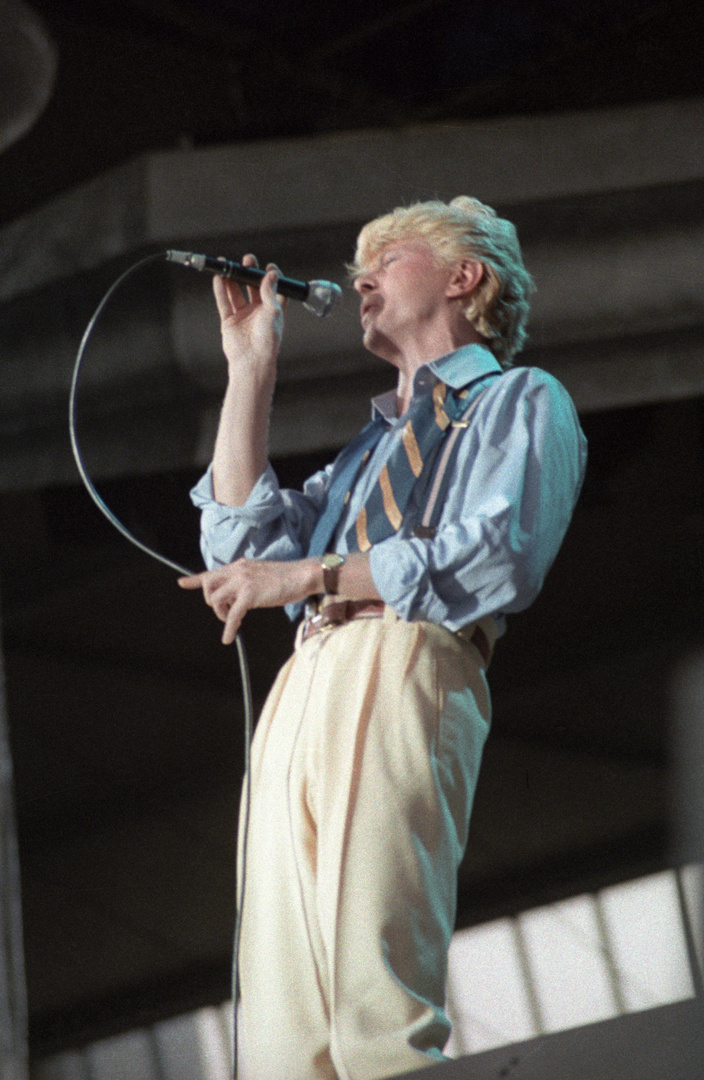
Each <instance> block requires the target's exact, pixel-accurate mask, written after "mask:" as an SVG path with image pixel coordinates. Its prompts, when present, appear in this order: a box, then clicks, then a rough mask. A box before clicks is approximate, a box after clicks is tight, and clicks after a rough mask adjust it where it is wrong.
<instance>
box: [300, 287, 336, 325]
mask: <svg viewBox="0 0 704 1080" xmlns="http://www.w3.org/2000/svg"><path fill="white" fill-rule="evenodd" d="M341 299H342V289H341V288H340V286H339V285H336V284H335V282H334V281H309V282H308V296H307V297H306V299H305V300H304V302H303V306H304V307H305V308H306V309H307V310H308V311H310V312H312V314H313V315H319V316H320V317H325V316H327V315H330V314H331V313H332V311H333V309H334V308H335V306H336V305H337V304H338V303H339V302H340V300H341Z"/></svg>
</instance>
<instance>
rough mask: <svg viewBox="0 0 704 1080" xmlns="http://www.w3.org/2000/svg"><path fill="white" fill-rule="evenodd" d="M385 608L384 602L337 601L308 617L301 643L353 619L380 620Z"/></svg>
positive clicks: (304, 624)
mask: <svg viewBox="0 0 704 1080" xmlns="http://www.w3.org/2000/svg"><path fill="white" fill-rule="evenodd" d="M385 607H386V605H385V603H384V601H383V600H335V601H333V603H328V604H326V605H325V607H324V608H322V609H321V610H320V611H316V612H315V613H314V614H313V615H308V616H307V617H306V619H305V622H304V623H303V632H302V633H301V641H302V642H303V641H307V640H308V638H309V637H312V636H313V634H317V633H318V632H319V631H320V630H323V629H324V627H326V626H340V625H341V624H342V623H346V622H351V620H352V619H380V618H381V616H382V615H383V614H384V608H385Z"/></svg>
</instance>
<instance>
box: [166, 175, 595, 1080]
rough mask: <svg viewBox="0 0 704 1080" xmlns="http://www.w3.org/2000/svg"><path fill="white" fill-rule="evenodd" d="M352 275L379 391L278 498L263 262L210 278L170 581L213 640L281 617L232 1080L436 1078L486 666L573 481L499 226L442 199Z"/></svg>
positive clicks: (413, 217)
mask: <svg viewBox="0 0 704 1080" xmlns="http://www.w3.org/2000/svg"><path fill="white" fill-rule="evenodd" d="M245 262H246V264H248V265H255V260H254V258H253V256H248V257H247V258H246V260H245ZM351 271H352V275H353V281H354V288H355V289H356V290H357V292H358V293H359V296H360V299H361V324H362V335H363V342H364V346H365V348H366V349H368V350H369V351H370V352H371V353H373V354H374V355H376V356H378V357H380V358H381V359H382V360H385V361H386V362H387V363H389V364H391V365H393V367H394V368H396V371H397V382H396V389H395V390H394V391H391V392H389V393H386V394H383V395H381V396H380V397H378V398H376V399H375V400H374V401H373V403H372V420H371V423H370V424H369V425H367V427H366V428H365V429H364V430H363V431H362V432H361V434H360V435H359V436H358V437H357V439H355V440H353V442H352V443H351V444H350V445H349V446H348V447H346V448H345V450H343V451H342V453H341V454H340V455H339V456H338V457H337V459H336V460H335V461H334V462H333V463H332V465H330V466H329V467H328V468H327V469H326V470H324V471H323V472H320V473H317V474H316V475H315V476H313V477H312V478H311V479H310V480H308V481H307V482H306V484H305V485H304V488H303V491H302V492H299V491H290V490H282V489H280V488H279V485H278V483H277V480H276V476H275V474H274V472H273V470H272V468H271V466H270V465H269V464H268V461H267V435H268V422H269V412H270V407H271V400H272V395H273V392H274V385H275V381H276V361H277V356H278V353H279V348H280V345H281V339H282V333H283V325H284V310H283V307H282V304H281V303H280V302H279V300H278V298H277V295H276V282H277V277H278V270H277V269H276V267H273V266H272V267H270V268H269V269H268V272H267V274H266V276H265V277H264V279H263V280H262V283H261V287H260V288H259V289H251V290H249V292H248V294H247V295H245V294H243V292H242V291H241V289H240V287H239V286H238V285H236V284H234V283H231V282H228V281H225V280H223V279H221V278H216V279H215V296H216V300H217V305H218V309H219V312H220V317H221V322H222V338H223V348H224V352H225V356H226V358H227V363H228V369H229V383H228V388H227V391H226V394H225V400H224V404H223V409H222V415H221V419H220V426H219V430H218V434H217V440H216V445H215V452H214V458H213V464H212V467H211V469H210V470H209V471H208V473H207V474H206V476H205V477H204V478H203V479H202V480H201V481H200V483H199V484H198V485H197V487H196V488H195V489H194V493H193V498H194V501H195V503H196V505H197V506H199V507H200V508H201V511H202V548H203V552H204V556H205V560H206V565H207V566H208V567H209V568H210V569H209V570H208V571H207V572H205V573H202V574H198V575H195V576H193V577H190V578H185V579H181V582H180V584H181V585H182V586H183V587H184V588H192V589H195V588H201V589H202V590H203V593H204V596H205V599H206V602H207V603H208V604H210V606H211V607H212V608H213V609H214V611H215V613H216V614H217V616H218V618H220V619H221V620H222V621H223V622H224V624H225V627H224V633H223V641H224V642H225V643H229V642H232V641H233V640H234V638H235V635H236V633H237V630H238V627H239V626H240V623H241V621H242V619H243V617H244V615H245V614H246V612H247V611H249V610H250V609H251V608H257V607H275V606H280V605H287V610H288V611H289V614H290V615H291V616H292V617H295V616H296V614H297V613H298V612H299V611H300V609H301V608H302V606H303V604H304V603H305V613H304V618H303V621H302V622H301V625H300V627H299V630H298V634H297V638H296V649H295V652H294V655H293V656H292V657H291V659H290V660H289V661H288V662H287V664H286V665H285V666H284V668H283V669H282V671H281V672H280V673H279V676H278V678H277V680H276V682H275V684H274V687H273V689H272V690H271V693H270V695H269V698H268V700H267V703H266V705H265V707H264V710H263V713H262V716H261V718H260V720H259V723H258V726H257V730H256V734H255V739H254V744H253V748H252V766H251V784H252V803H251V818H250V833H249V840H248V862H247V882H246V887H247V893H246V903H245V905H244V913H243V926H242V942H241V954H240V984H241V1001H240V1007H239V1008H240V1022H239V1039H240V1050H239V1059H240V1060H239V1068H240V1073H241V1076H242V1078H243V1080H276V1078H277V1077H286V1078H287V1080H336V1078H339V1080H374V1078H378V1077H387V1076H391V1075H394V1074H397V1073H403V1072H409V1071H411V1070H414V1069H418V1068H421V1067H422V1066H424V1065H430V1064H432V1063H434V1062H437V1061H440V1060H442V1058H443V1054H442V1048H443V1046H444V1044H445V1041H446V1039H447V1036H448V1033H449V1023H448V1020H447V1017H446V1015H445V1012H444V1008H443V1005H444V983H445V974H446V964H447V951H448V946H449V942H450V936H451V934H452V930H453V924H454V917H455V904H456V889H457V869H458V866H459V863H460V861H461V859H462V856H463V853H464V850H465V845H466V842H467V833H468V827H469V817H470V812H471V808H472V800H473V797H474V792H475V788H476V783H477V776H478V772H479V765H480V761H481V756H482V749H483V746H484V742H485V739H486V737H487V733H488V730H489V722H490V701H489V692H488V687H487V683H486V669H487V667H488V665H489V662H490V659H491V654H492V651H493V648H494V644H495V642H496V639H497V638H498V637H499V636H500V634H501V633H502V632H503V629H504V618H505V616H506V615H510V614H511V613H513V612H517V611H521V610H523V609H524V608H526V607H528V605H529V604H530V603H531V602H532V601H533V600H534V599H535V597H536V596H537V594H538V592H539V591H540V588H541V586H542V583H543V580H544V578H545V575H546V573H547V571H548V569H549V568H550V566H551V564H552V562H553V560H554V558H555V556H556V554H557V551H558V549H559V547H560V544H561V542H562V539H563V537H564V535H565V531H566V529H567V526H568V524H569V521H570V517H571V514H572V511H573V508H574V504H575V501H576V498H577V495H578V492H579V489H580V485H581V482H582V478H583V475H584V466H585V460H586V443H585V439H584V436H583V435H582V432H581V431H580V428H579V424H578V421H577V417H576V413H575V410H574V406H573V405H572V402H571V401H570V399H569V397H568V395H567V393H566V391H565V390H564V389H563V387H562V386H561V385H560V384H559V383H558V382H557V381H556V380H555V379H553V378H552V377H551V376H550V375H548V374H546V373H545V372H542V371H539V370H537V369H535V368H525V367H523V368H521V367H511V366H510V365H511V361H512V358H513V357H514V355H515V354H516V353H517V352H518V351H519V349H520V348H521V346H522V344H523V342H524V340H525V336H526V335H525V323H526V319H527V314H528V297H529V294H530V291H531V288H532V284H531V279H530V277H529V275H528V273H527V271H526V270H525V267H524V265H523V260H522V257H521V252H520V248H519V245H518V240H517V237H516V232H515V229H514V228H513V226H512V225H511V224H510V223H509V222H508V221H505V220H503V219H501V218H500V217H498V216H497V215H496V214H495V213H494V211H493V210H491V209H490V208H489V207H487V206H484V205H483V204H482V203H480V202H478V201H477V200H476V199H471V198H468V197H464V196H463V197H460V198H457V199H454V200H453V201H452V202H451V203H449V204H445V203H443V202H439V201H432V202H425V203H417V204H415V205H412V206H410V207H405V208H399V209H396V210H394V211H393V212H392V213H390V214H387V215H385V216H383V217H381V218H378V219H376V220H375V221H372V222H371V223H370V224H368V225H366V226H365V227H364V228H363V229H362V231H361V233H360V235H359V238H358V242H357V250H356V254H355V259H354V263H353V264H352V267H351ZM303 420H304V418H302V422H303Z"/></svg>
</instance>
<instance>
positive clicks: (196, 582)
mask: <svg viewBox="0 0 704 1080" xmlns="http://www.w3.org/2000/svg"><path fill="white" fill-rule="evenodd" d="M203 577H204V575H203V574H191V575H190V577H180V578H178V581H177V584H178V585H180V586H181V588H182V589H202V588H203Z"/></svg>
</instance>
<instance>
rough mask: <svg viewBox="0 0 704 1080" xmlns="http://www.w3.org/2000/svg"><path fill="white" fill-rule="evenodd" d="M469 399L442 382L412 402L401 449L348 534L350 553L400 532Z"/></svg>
mask: <svg viewBox="0 0 704 1080" xmlns="http://www.w3.org/2000/svg"><path fill="white" fill-rule="evenodd" d="M482 388H483V386H482V385H478V386H477V389H478V390H481V389H482ZM472 390H474V386H473V387H472ZM468 395H469V390H467V389H464V390H461V391H459V392H456V393H454V394H453V393H449V394H448V388H447V386H446V385H445V383H442V382H439V383H437V384H436V385H435V387H434V389H433V392H432V394H422V395H420V396H419V397H418V398H417V400H416V401H414V402H413V403H412V404H411V407H410V409H409V411H408V419H407V420H406V423H405V425H404V427H403V433H402V436H401V440H400V442H399V444H398V446H397V447H396V448H395V449H394V450H393V451H392V453H391V456H390V457H389V460H388V461H387V463H386V464H385V465H384V466H383V467H382V469H381V472H380V473H379V477H378V479H377V481H376V483H375V485H374V487H373V488H372V491H371V492H370V494H369V497H368V499H367V501H366V503H365V504H364V506H363V507H362V509H361V511H360V512H359V514H358V515H357V519H356V521H355V523H354V525H353V526H352V527H351V528H350V529H349V530H348V531H347V534H346V537H345V539H346V541H347V546H348V548H349V550H350V551H368V550H369V548H370V547H371V546H372V544H378V543H379V542H380V541H381V540H385V539H386V538H387V537H388V536H392V535H393V533H395V532H398V530H399V529H400V527H401V523H402V521H403V515H404V513H405V510H406V507H407V505H408V500H409V499H410V496H411V492H412V490H413V487H414V485H415V483H416V481H417V480H418V478H419V477H420V476H421V474H422V472H423V469H424V467H425V465H426V463H427V462H428V461H429V460H430V461H432V459H433V457H434V454H433V451H434V450H435V448H436V447H437V445H438V444H439V442H440V440H441V439H442V437H443V435H444V434H445V432H446V431H447V429H448V427H449V426H450V425H451V424H452V423H453V421H455V420H457V419H458V418H459V417H460V416H462V414H463V413H464V412H465V411H466V409H467V405H468ZM472 396H474V394H472Z"/></svg>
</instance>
